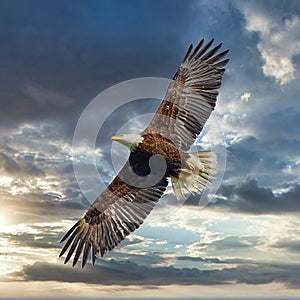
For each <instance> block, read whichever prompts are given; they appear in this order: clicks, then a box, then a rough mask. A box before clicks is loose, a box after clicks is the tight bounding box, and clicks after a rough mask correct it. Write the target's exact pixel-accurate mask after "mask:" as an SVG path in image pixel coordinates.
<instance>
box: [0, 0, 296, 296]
mask: <svg viewBox="0 0 300 300" xmlns="http://www.w3.org/2000/svg"><path fill="white" fill-rule="evenodd" d="M0 7H1V9H0V15H1V17H0V23H1V27H0V28H1V29H0V36H1V39H2V41H3V45H2V47H0V60H1V66H2V72H1V74H2V75H1V81H0V85H1V88H0V95H1V98H0V99H1V110H0V125H1V131H0V195H1V197H0V205H1V211H0V241H1V243H0V263H1V268H0V289H1V295H0V297H36V296H40V297H41V296H42V297H140V296H141V295H142V296H143V297H151V296H153V297H185V298H186V297H262V296H264V297H299V295H300V279H299V278H300V256H299V250H300V221H299V215H300V181H299V179H300V176H299V174H300V159H299V149H300V135H299V128H300V106H299V75H300V72H299V69H300V68H299V65H300V31H299V25H300V3H299V2H298V1H296V0H288V1H269V0H264V1H258V0H257V1H255V0H253V1H237V0H225V1H218V0H214V1H206V0H191V1H167V0H163V1H160V2H158V1H142V2H140V1H131V2H123V1H118V0H115V1H92V0H89V1H80V0H78V1H72V4H71V3H70V1H67V0H63V1H56V0H54V1H46V2H45V1H44V2H41V1H35V0H29V1H24V2H21V1H14V0H13V1H2V2H1V3H0ZM201 38H205V40H206V41H209V40H210V39H211V38H214V39H215V43H220V42H222V43H223V46H222V49H223V48H224V49H229V50H230V52H229V55H228V56H229V58H230V62H229V64H228V65H227V66H226V72H225V74H224V77H223V82H222V87H221V89H220V93H219V97H218V101H217V106H216V109H215V111H214V113H213V118H210V119H209V121H208V123H207V124H206V127H205V130H204V131H205V132H204V134H203V135H201V138H200V139H199V140H198V145H199V146H202V147H204V148H205V147H206V146H207V145H208V144H209V143H213V144H214V146H215V147H219V148H218V149H221V150H222V149H223V150H222V151H225V154H224V156H223V159H224V174H223V173H222V174H220V177H219V179H222V180H221V181H220V182H219V184H220V186H219V185H218V187H219V188H218V192H217V193H216V194H215V195H213V197H212V198H211V199H210V202H209V203H208V205H206V206H205V207H200V206H199V205H198V204H199V198H198V197H196V198H193V197H191V198H190V199H189V200H188V201H187V202H186V203H185V204H183V203H180V205H179V204H177V203H176V202H174V197H173V196H172V194H171V191H170V190H168V191H167V193H166V195H165V196H164V197H163V198H162V199H161V201H160V205H159V206H158V208H157V209H155V210H154V211H153V213H152V214H151V215H150V216H149V218H147V219H146V222H145V224H144V225H143V226H141V227H140V228H139V229H138V230H137V231H135V232H134V233H133V234H131V235H130V236H128V237H127V238H126V239H125V240H124V241H123V242H122V243H121V244H120V245H119V246H118V247H116V248H115V249H114V250H113V251H111V252H109V253H107V254H106V255H105V257H104V258H99V259H97V262H96V265H95V266H94V267H93V266H91V265H90V263H89V264H88V265H87V266H86V268H85V269H81V268H80V267H75V268H72V267H71V265H70V264H67V265H64V264H63V259H61V258H58V254H59V252H60V248H61V244H59V240H60V239H61V237H62V236H63V235H64V233H65V231H66V230H67V229H68V228H69V227H70V226H72V224H73V223H74V221H76V220H77V219H78V218H79V217H80V216H81V215H82V214H83V213H84V211H85V210H86V209H87V207H88V206H89V204H90V199H89V195H94V193H95V190H93V187H94V186H96V185H97V180H98V178H91V176H90V174H89V172H86V173H84V174H83V177H82V180H83V181H85V182H86V183H88V185H87V186H88V188H87V190H86V191H85V192H86V193H84V192H83V191H82V190H80V188H79V185H78V182H77V179H76V176H75V174H74V165H77V166H78V165H79V166H80V167H81V169H82V170H90V169H89V168H91V167H92V168H95V165H96V167H97V169H98V171H99V173H100V174H101V178H102V179H103V181H104V182H105V183H106V184H107V183H108V182H109V181H110V180H112V178H113V177H114V176H115V173H116V171H117V170H115V169H114V167H113V166H115V165H114V164H115V163H116V164H117V165H118V164H120V163H121V162H122V159H124V157H126V155H127V153H126V152H122V151H124V150H122V148H121V147H120V148H114V146H112V142H111V140H110V136H112V135H114V134H116V133H117V132H118V131H119V130H124V129H125V128H126V129H128V130H129V131H132V132H138V131H139V130H141V129H142V128H143V127H144V126H146V125H147V118H146V117H145V118H144V116H146V115H147V116H148V117H149V114H151V113H154V112H155V110H156V109H157V107H158V105H159V101H158V100H157V99H139V100H137V101H130V102H128V103H126V105H123V106H120V107H118V109H117V110H114V109H113V107H114V103H113V102H109V101H105V103H104V104H103V107H102V109H101V111H99V112H98V111H97V112H95V117H96V118H99V119H101V120H103V122H104V121H105V122H104V123H103V126H102V127H101V130H100V131H99V134H98V138H97V148H96V149H90V148H86V147H85V146H84V145H82V147H77V148H76V149H75V148H73V144H72V143H73V136H74V132H75V128H76V125H77V122H78V120H79V118H80V116H81V115H82V113H83V111H84V109H85V108H86V107H87V105H88V104H89V103H90V102H91V101H92V100H93V99H94V98H95V97H96V96H97V95H98V94H99V93H101V92H103V91H105V90H106V89H108V88H110V87H112V86H115V85H116V84H119V83H122V82H124V81H126V80H130V79H134V78H142V77H143V78H144V77H159V78H172V76H173V75H174V73H175V72H176V70H177V68H178V65H179V63H180V61H181V60H182V58H183V56H184V54H185V52H186V50H187V48H188V46H189V44H190V43H193V44H194V45H195V44H197V42H198V41H199V40H200V39H201ZM107 114H108V115H109V117H108V118H105V120H104V116H106V115H107ZM139 116H143V117H142V118H139ZM216 120H217V123H218V125H217V126H216ZM92 121H93V120H91V124H92ZM218 135H219V136H220V135H221V136H222V139H221V140H220V139H219V138H216V137H217V136H218ZM209 138H210V139H211V140H209ZM95 155H96V157H97V160H96V162H95V161H94V157H95ZM119 158H121V160H120V161H119V160H118V159H119ZM91 187H92V188H91ZM172 197H173V198H172ZM170 205H172V206H171V208H172V209H171V210H170ZM20 290H21V291H22V292H20Z"/></svg>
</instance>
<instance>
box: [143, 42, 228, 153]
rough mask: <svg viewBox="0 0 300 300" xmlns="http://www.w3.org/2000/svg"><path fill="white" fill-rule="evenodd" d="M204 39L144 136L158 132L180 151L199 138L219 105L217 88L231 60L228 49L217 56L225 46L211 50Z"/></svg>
mask: <svg viewBox="0 0 300 300" xmlns="http://www.w3.org/2000/svg"><path fill="white" fill-rule="evenodd" d="M212 44H213V40H211V41H210V42H209V43H207V44H206V45H205V44H204V40H203V39H202V40H201V41H200V43H199V44H198V45H197V46H196V47H195V49H193V47H192V45H191V46H190V47H189V49H188V51H187V53H186V55H185V57H184V59H183V62H182V63H181V64H180V67H179V69H178V71H177V72H176V74H175V75H174V77H173V80H172V82H171V83H170V85H169V87H168V90H167V93H166V96H165V98H164V100H163V101H162V103H161V105H160V106H159V108H158V110H157V112H156V114H155V115H154V117H153V119H152V121H151V122H150V124H149V126H148V127H147V128H146V129H145V130H144V132H143V134H145V133H159V134H161V135H163V136H164V137H166V138H168V139H170V140H171V141H172V142H173V143H174V144H175V145H176V146H177V147H178V148H179V149H180V150H183V151H187V150H189V148H190V147H191V146H192V144H193V143H194V141H195V139H196V138H197V137H198V135H199V133H200V132H201V130H202V128H203V127H204V124H205V122H206V121H207V119H208V118H209V116H210V114H211V112H212V111H213V110H214V107H215V105H216V100H217V95H218V88H219V87H220V86H221V80H222V75H223V73H224V71H225V68H224V67H225V65H226V64H227V63H228V61H229V59H225V60H222V59H223V58H224V57H225V56H226V54H227V53H228V50H225V51H223V52H221V53H218V51H219V50H220V48H221V46H222V44H219V45H217V46H216V47H214V48H212V49H211V46H212Z"/></svg>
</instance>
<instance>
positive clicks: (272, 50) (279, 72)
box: [241, 3, 300, 85]
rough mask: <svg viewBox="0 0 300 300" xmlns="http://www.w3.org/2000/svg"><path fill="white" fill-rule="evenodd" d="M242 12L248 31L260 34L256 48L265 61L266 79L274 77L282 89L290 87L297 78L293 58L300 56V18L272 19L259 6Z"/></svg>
mask: <svg viewBox="0 0 300 300" xmlns="http://www.w3.org/2000/svg"><path fill="white" fill-rule="evenodd" d="M241 10H242V12H243V14H244V16H245V19H246V29H247V30H248V31H255V32H258V33H259V37H260V41H259V43H258V44H257V48H258V50H259V52H260V54H261V57H262V59H263V62H264V64H263V66H262V70H263V73H264V75H265V76H267V77H274V78H275V79H276V81H277V82H278V83H279V84H280V85H285V84H288V83H289V82H291V81H293V80H294V79H295V76H296V66H295V64H294V63H293V58H294V56H296V55H298V54H300V31H299V27H300V18H299V17H298V16H296V15H294V16H292V17H290V18H282V17H281V16H275V15H274V16H273V15H272V16H271V15H270V14H269V13H268V12H266V11H265V10H264V9H263V8H262V7H260V5H259V4H258V3H256V5H255V7H254V6H253V5H248V4H247V5H244V6H243V7H242V9H241Z"/></svg>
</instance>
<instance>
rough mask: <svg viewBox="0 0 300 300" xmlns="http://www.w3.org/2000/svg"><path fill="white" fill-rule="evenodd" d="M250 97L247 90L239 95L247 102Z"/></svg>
mask: <svg viewBox="0 0 300 300" xmlns="http://www.w3.org/2000/svg"><path fill="white" fill-rule="evenodd" d="M250 98H251V93H249V92H245V93H244V94H242V95H241V97H240V99H241V100H242V101H245V102H248V101H249V99H250Z"/></svg>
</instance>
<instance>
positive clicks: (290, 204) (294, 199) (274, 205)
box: [208, 178, 300, 214]
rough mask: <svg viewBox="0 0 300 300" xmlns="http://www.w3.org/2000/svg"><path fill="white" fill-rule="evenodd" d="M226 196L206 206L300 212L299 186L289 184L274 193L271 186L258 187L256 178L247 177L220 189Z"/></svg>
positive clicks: (235, 210)
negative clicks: (282, 189) (285, 189)
mask: <svg viewBox="0 0 300 300" xmlns="http://www.w3.org/2000/svg"><path fill="white" fill-rule="evenodd" d="M220 193H221V194H223V196H225V197H226V198H227V200H224V199H221V198H220V199H217V200H216V203H211V204H209V205H208V207H212V208H217V207H218V206H219V207H223V208H229V209H230V210H232V211H234V212H241V213H251V214H278V213H299V212H300V201H299V198H300V186H299V185H298V184H294V185H291V186H290V188H289V189H288V190H287V191H284V192H282V193H280V194H275V193H274V192H273V191H272V189H271V188H267V187H260V186H259V183H258V181H257V179H256V178H247V179H246V181H245V182H242V183H241V184H240V185H238V186H235V187H233V186H229V187H224V188H222V189H220Z"/></svg>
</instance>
